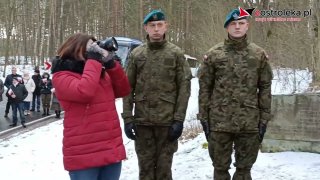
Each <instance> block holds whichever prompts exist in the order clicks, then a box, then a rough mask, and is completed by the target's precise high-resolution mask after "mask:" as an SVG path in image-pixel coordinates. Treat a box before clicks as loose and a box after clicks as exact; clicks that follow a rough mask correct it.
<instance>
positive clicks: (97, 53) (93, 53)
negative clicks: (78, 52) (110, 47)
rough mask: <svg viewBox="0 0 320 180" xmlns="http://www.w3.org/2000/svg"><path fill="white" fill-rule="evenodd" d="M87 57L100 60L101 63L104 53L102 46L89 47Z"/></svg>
mask: <svg viewBox="0 0 320 180" xmlns="http://www.w3.org/2000/svg"><path fill="white" fill-rule="evenodd" d="M85 56H86V58H87V59H94V60H97V61H99V62H100V63H101V62H102V57H103V56H102V53H101V48H100V47H99V46H98V45H92V46H90V47H89V49H88V50H87V52H86V55H85Z"/></svg>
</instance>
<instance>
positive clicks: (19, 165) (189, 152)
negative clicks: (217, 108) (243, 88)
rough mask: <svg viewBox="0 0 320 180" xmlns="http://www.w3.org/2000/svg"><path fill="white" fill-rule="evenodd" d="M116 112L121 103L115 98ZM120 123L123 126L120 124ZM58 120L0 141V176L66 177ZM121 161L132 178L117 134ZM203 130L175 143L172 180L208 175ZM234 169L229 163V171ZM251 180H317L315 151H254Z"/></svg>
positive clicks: (131, 164) (130, 149)
mask: <svg viewBox="0 0 320 180" xmlns="http://www.w3.org/2000/svg"><path fill="white" fill-rule="evenodd" d="M198 89H199V86H198V82H197V79H193V80H192V92H191V98H190V102H189V106H188V112H187V122H189V123H191V122H194V117H195V113H197V109H198V106H197V93H198ZM116 105H117V109H118V113H119V115H120V112H122V101H121V100H117V101H116ZM122 126H123V124H122ZM62 129H63V125H62V120H60V121H56V122H53V123H51V124H49V125H46V126H43V127H40V128H37V129H35V130H32V131H29V132H25V133H23V134H16V135H15V136H14V137H12V138H10V139H8V140H0V149H1V151H0V170H1V173H0V177H1V179H2V180H7V179H10V180H20V179H26V180H43V179H44V180H57V179H58V180H68V179H69V176H68V172H67V171H65V170H64V168H63V162H62V134H63V132H62ZM123 138H124V144H125V146H126V151H127V160H125V161H123V165H122V173H121V178H120V179H121V180H136V179H138V163H137V157H136V155H135V151H134V143H133V141H131V140H129V139H128V138H126V136H125V135H124V134H123ZM205 142H206V140H205V137H204V134H203V133H201V134H199V135H198V136H197V137H196V138H194V139H192V140H188V141H186V142H183V143H182V142H179V149H178V151H177V152H176V153H175V156H174V159H173V165H172V173H173V179H175V180H206V179H208V180H209V179H213V178H212V176H213V175H212V174H213V167H212V162H211V159H210V157H209V154H208V150H207V149H205V148H203V144H204V143H205ZM234 171H235V168H234V167H233V166H232V165H231V169H230V173H231V174H233V173H234ZM252 176H253V179H254V180H319V179H320V154H314V153H303V152H281V153H259V157H258V160H257V162H256V163H255V165H254V167H253V169H252Z"/></svg>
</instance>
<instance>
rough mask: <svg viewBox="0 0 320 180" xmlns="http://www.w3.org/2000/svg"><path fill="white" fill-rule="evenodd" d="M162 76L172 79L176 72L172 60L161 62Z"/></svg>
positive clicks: (174, 63) (174, 62)
mask: <svg viewBox="0 0 320 180" xmlns="http://www.w3.org/2000/svg"><path fill="white" fill-rule="evenodd" d="M161 66H162V73H161V74H162V76H165V77H174V75H175V72H176V61H175V60H174V59H172V58H167V59H164V60H163V62H162V65H161Z"/></svg>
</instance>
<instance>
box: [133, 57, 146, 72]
mask: <svg viewBox="0 0 320 180" xmlns="http://www.w3.org/2000/svg"><path fill="white" fill-rule="evenodd" d="M146 62H147V60H146V59H145V58H140V59H138V60H137V61H136V66H137V72H138V74H140V73H142V72H143V69H144V66H145V64H146Z"/></svg>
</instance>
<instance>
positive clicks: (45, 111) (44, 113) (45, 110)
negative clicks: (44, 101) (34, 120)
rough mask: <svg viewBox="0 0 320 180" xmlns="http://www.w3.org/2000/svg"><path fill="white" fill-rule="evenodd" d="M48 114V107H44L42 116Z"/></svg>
mask: <svg viewBox="0 0 320 180" xmlns="http://www.w3.org/2000/svg"><path fill="white" fill-rule="evenodd" d="M46 115H47V109H46V108H43V114H42V116H46Z"/></svg>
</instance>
